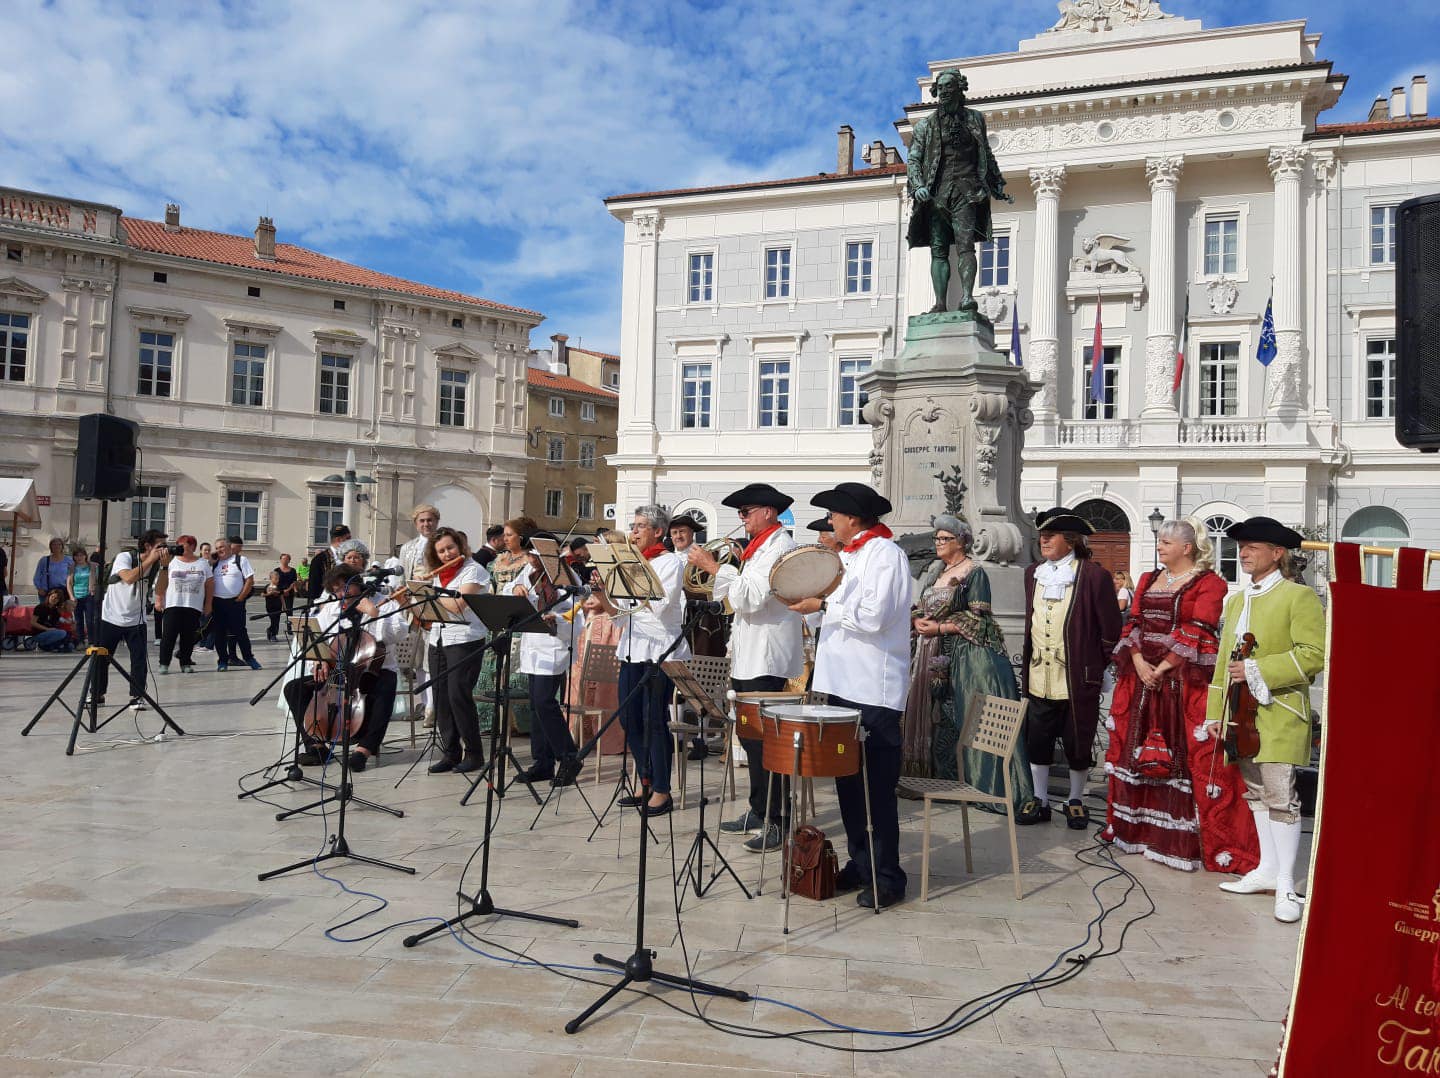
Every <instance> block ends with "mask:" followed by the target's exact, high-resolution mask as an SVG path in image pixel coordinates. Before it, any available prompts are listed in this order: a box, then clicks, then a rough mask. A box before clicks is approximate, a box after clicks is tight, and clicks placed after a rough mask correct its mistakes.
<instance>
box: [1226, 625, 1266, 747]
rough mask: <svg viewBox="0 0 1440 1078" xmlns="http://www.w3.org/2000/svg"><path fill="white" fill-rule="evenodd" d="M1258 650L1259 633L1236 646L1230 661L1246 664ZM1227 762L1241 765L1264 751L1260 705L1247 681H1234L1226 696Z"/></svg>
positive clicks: (1244, 638)
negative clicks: (1261, 735) (1256, 638)
mask: <svg viewBox="0 0 1440 1078" xmlns="http://www.w3.org/2000/svg"><path fill="white" fill-rule="evenodd" d="M1254 651H1255V634H1254V633H1246V634H1245V635H1244V636H1243V637H1241V638H1240V639H1239V640H1238V641H1236V643H1235V650H1234V651H1232V652H1231V653H1230V661H1231V662H1232V663H1235V662H1243V661H1244V660H1246V659H1248V658H1250V656H1251V655H1252V654H1253V653H1254ZM1225 711H1226V722H1225V762H1226V763H1230V764H1233V763H1237V762H1238V761H1240V760H1242V759H1247V758H1249V757H1252V756H1254V755H1255V754H1256V753H1258V752H1259V751H1260V727H1259V725H1258V724H1257V721H1256V717H1257V715H1258V714H1259V711H1260V703H1259V701H1258V700H1256V699H1255V694H1254V693H1253V692H1251V691H1250V686H1249V685H1247V684H1246V683H1245V682H1243V681H1232V682H1230V688H1229V690H1228V691H1227V692H1226V694H1225Z"/></svg>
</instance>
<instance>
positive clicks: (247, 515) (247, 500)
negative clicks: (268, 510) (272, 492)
mask: <svg viewBox="0 0 1440 1078" xmlns="http://www.w3.org/2000/svg"><path fill="white" fill-rule="evenodd" d="M263 497H264V494H262V493H261V492H260V491H258V490H227V491H226V492H225V534H226V535H238V536H240V538H241V539H243V540H244V541H245V542H247V543H258V542H259V541H260V504H261V499H262V498H263Z"/></svg>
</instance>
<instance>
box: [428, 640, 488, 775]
mask: <svg viewBox="0 0 1440 1078" xmlns="http://www.w3.org/2000/svg"><path fill="white" fill-rule="evenodd" d="M484 649H485V641H483V640H472V641H470V642H468V643H465V644H449V645H443V646H435V645H431V647H430V651H429V656H430V677H431V678H432V679H434V682H435V684H434V685H433V686H432V687H431V688H432V690H433V691H432V697H433V698H434V700H435V733H436V735H437V736H438V737H439V739H440V755H441V756H443V757H444V758H445V759H447V760H450V761H455V760H459V759H460V757H461V754H462V753H463V754H464V755H465V756H468V757H470V758H472V759H475V760H483V759H484V758H485V748H484V745H483V744H482V743H481V740H480V716H479V714H478V713H477V712H476V711H475V683H476V682H477V681H479V680H480V666H481V660H480V659H479V658H476V659H474V660H473V661H471V662H469V663H466V664H465V665H464V666H463V667H461V666H460V664H461V663H462V662H464V660H465V659H468V658H469V657H470V656H472V655H476V654H477V653H478V652H481V651H483V650H484ZM457 668H458V669H459V672H458V673H451V671H452V670H454V669H457Z"/></svg>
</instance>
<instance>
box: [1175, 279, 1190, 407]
mask: <svg viewBox="0 0 1440 1078" xmlns="http://www.w3.org/2000/svg"><path fill="white" fill-rule="evenodd" d="M1189 343H1190V297H1189V296H1188V295H1187V296H1186V297H1185V320H1184V321H1183V322H1181V323H1180V348H1179V349H1178V350H1177V351H1176V353H1175V381H1174V382H1172V383H1171V385H1170V392H1171V393H1177V392H1179V390H1180V380H1181V379H1182V378H1184V377H1185V348H1186V346H1187V345H1189Z"/></svg>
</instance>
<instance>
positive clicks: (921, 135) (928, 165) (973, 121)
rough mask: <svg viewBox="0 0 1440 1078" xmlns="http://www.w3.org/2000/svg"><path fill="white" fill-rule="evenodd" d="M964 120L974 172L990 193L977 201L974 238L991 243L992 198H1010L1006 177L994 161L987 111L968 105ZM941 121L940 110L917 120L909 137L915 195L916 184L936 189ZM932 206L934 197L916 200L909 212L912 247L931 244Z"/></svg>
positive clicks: (940, 159) (940, 157) (941, 146)
mask: <svg viewBox="0 0 1440 1078" xmlns="http://www.w3.org/2000/svg"><path fill="white" fill-rule="evenodd" d="M964 121H965V127H966V129H967V130H968V131H969V132H970V137H971V139H972V140H973V141H974V143H975V146H976V147H977V155H978V160H977V161H976V162H975V174H976V176H977V177H978V179H979V183H980V186H981V187H982V188H983V189H984V192H985V194H986V195H988V196H989V198H984V199H981V200H980V201H978V202H977V203H976V204H975V230H974V231H975V235H974V240H975V242H977V243H988V242H989V241H990V240H991V239H992V238H993V236H992V230H991V217H990V202H989V199H990V198H1003V199H1006V200H1007V201H1009V199H1008V198H1007V196H1006V194H1005V179H1004V177H1003V176H1001V175H1000V166H999V165H997V164H996V163H995V155H994V154H992V153H991V152H990V136H989V134H988V133H987V132H986V129H985V116H984V114H983V113H980V112H977V111H976V110H975V109H965V110H964ZM941 123H942V116H941V114H940V113H939V112H938V111H937V112H934V113H932V114H930V115H929V116H925V117H923V118H922V119H920V120H917V121H916V122H915V133H914V136H913V138H911V140H910V158H909V161H908V162H907V163H906V167H905V172H906V176H907V178H908V180H909V185H910V192H911V194H912V195H913V194H914V192H915V189H916V188H917V187H927V188H929V189H930V190H931V191H932V192H933V191H935V185H936V179H937V178H938V177H939V176H940V174H941V171H940V170H941V166H942V165H943V164H944V160H945V146H944V139H943V138H942V137H941ZM932 207H933V200H932V201H931V202H916V203H915V208H914V210H913V212H912V213H911V215H910V228H909V231H908V232H907V234H906V240H907V242H908V243H909V244H910V246H911V247H928V246H930V211H931V209H932ZM956 241H957V242H962V237H959V236H957V237H956Z"/></svg>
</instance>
